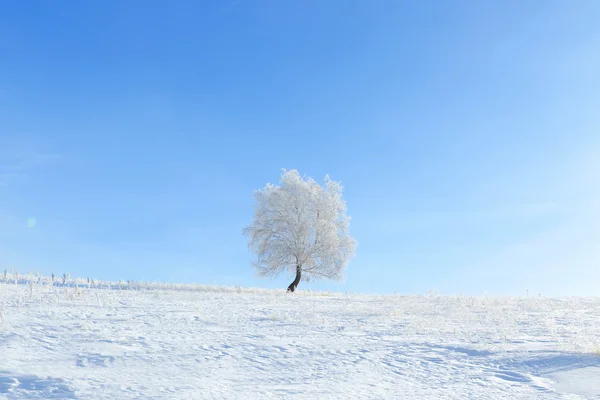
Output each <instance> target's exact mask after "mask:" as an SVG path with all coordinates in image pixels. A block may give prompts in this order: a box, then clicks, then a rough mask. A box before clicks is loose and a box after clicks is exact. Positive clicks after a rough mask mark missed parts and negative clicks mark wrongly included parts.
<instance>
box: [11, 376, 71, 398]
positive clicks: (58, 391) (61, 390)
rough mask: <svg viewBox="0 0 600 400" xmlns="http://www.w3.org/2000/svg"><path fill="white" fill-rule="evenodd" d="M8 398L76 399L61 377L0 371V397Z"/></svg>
mask: <svg viewBox="0 0 600 400" xmlns="http://www.w3.org/2000/svg"><path fill="white" fill-rule="evenodd" d="M2 396H6V397H7V398H9V399H65V400H67V399H76V398H77V397H76V396H75V392H74V391H73V389H71V388H70V387H69V386H67V385H66V384H65V383H64V381H63V380H62V379H56V378H40V377H38V376H35V375H17V374H13V373H11V372H9V371H0V397H2Z"/></svg>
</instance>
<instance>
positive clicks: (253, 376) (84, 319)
mask: <svg viewBox="0 0 600 400" xmlns="http://www.w3.org/2000/svg"><path fill="white" fill-rule="evenodd" d="M0 314H2V315H3V318H2V322H0V354H1V355H0V361H1V362H0V399H2V398H7V399H32V398H39V399H51V398H55V399H127V398H136V397H138V398H145V399H166V398H168V399H191V398H199V399H204V398H206V399H210V398H232V399H233V398H240V399H259V398H261V399H264V398H290V399H294V398H298V399H307V398H310V399H316V398H324V399H325V398H353V399H367V398H378V399H379V398H390V399H391V398H394V399H398V398H406V399H413V398H421V399H437V398H439V399H442V398H443V399H465V398H478V399H502V398H506V399H515V398H519V399H579V398H594V397H598V396H600V380H599V379H597V377H598V376H600V356H598V354H597V352H598V350H599V349H600V329H599V328H600V300H598V299H587V298H581V299H576V298H569V299H540V298H536V299H517V298H503V299H494V298H489V299H487V298H466V297H425V296H360V295H350V296H346V295H343V294H332V295H326V294H319V295H315V294H309V293H303V292H299V293H296V294H294V295H289V294H286V293H283V292H275V291H252V290H239V292H237V291H235V290H222V291H219V290H216V289H215V290H213V291H207V290H194V291H191V290H190V291H186V290H178V291H175V290H171V291H170V290H107V289H94V288H86V289H80V288H75V287H60V288H59V287H52V286H48V285H30V286H27V285H15V284H7V283H0Z"/></svg>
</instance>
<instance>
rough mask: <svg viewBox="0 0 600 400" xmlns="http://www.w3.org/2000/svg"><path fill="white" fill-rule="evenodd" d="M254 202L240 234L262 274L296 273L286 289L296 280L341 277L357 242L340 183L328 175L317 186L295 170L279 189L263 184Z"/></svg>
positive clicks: (284, 174)
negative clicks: (249, 220) (252, 213)
mask: <svg viewBox="0 0 600 400" xmlns="http://www.w3.org/2000/svg"><path fill="white" fill-rule="evenodd" d="M255 198H256V210H255V213H254V220H253V222H252V224H251V225H249V226H248V227H246V228H245V229H244V234H245V235H246V236H247V237H248V242H249V247H250V249H251V250H252V251H254V252H255V253H256V254H257V256H258V259H257V261H256V262H255V267H256V268H257V271H258V273H259V274H260V275H263V276H274V275H277V274H279V273H281V272H283V271H290V272H292V273H296V280H295V281H294V282H292V284H291V285H290V287H289V288H288V289H289V290H290V291H294V290H295V288H296V286H298V283H299V282H300V279H302V280H306V281H308V280H320V279H340V278H342V277H343V273H344V271H345V269H346V267H347V265H348V262H349V261H350V259H351V258H352V256H353V255H354V253H355V249H356V241H355V240H354V239H353V238H352V237H350V234H349V226H350V217H348V216H347V215H346V203H345V202H344V199H343V198H342V186H341V185H340V183H338V182H334V181H332V180H331V179H329V176H326V177H325V185H324V186H320V185H319V184H318V183H317V182H315V180H313V179H312V178H303V177H301V176H300V174H299V173H298V171H296V170H290V171H286V170H283V172H282V175H281V182H280V185H279V186H276V185H272V184H267V185H266V186H265V187H264V188H263V189H261V190H258V191H256V192H255Z"/></svg>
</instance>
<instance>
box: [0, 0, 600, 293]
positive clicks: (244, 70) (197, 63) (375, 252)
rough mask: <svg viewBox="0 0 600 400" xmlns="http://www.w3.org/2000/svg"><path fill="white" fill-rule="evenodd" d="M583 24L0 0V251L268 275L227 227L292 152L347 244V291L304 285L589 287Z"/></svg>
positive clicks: (428, 12) (87, 267)
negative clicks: (335, 194) (342, 206)
mask: <svg viewBox="0 0 600 400" xmlns="http://www.w3.org/2000/svg"><path fill="white" fill-rule="evenodd" d="M599 20H600V2H598V1H595V0H589V1H579V0H575V1H568V2H567V1H552V0H543V1H526V2H523V1H497V2H491V1H444V2H440V1H412V2H402V1H333V0H332V1H295V2H292V1H241V0H240V1H232V2H231V1H230V2H225V1H202V2H200V1H187V2H186V1H176V2H166V1H165V2H157V1H125V2H123V1H106V0H105V1H91V2H80V1H59V2H48V1H28V2H24V1H16V0H15V1H4V2H2V4H1V6H0V265H2V266H5V267H8V268H10V267H14V268H16V269H18V270H20V271H22V272H25V271H27V270H35V269H36V268H38V269H39V270H40V271H41V272H44V273H50V272H55V273H62V272H65V271H68V272H70V273H71V275H73V276H83V277H87V276H89V277H96V278H98V279H132V280H139V279H144V280H150V281H156V280H160V281H169V282H198V283H208V284H213V283H216V284H222V285H244V286H261V287H286V286H287V284H288V283H289V281H290V278H289V277H287V276H284V277H281V278H279V279H275V280H269V279H262V278H258V277H255V276H254V271H253V270H252V269H251V266H250V262H251V260H252V259H253V257H252V255H251V254H250V253H248V250H247V247H246V241H245V238H244V237H243V236H242V235H241V230H242V228H243V227H244V226H245V225H246V224H248V223H249V222H250V221H251V218H252V213H253V198H252V192H253V190H255V189H258V188H260V187H263V186H264V185H265V183H267V182H276V181H278V178H279V174H280V169H281V168H287V169H291V168H296V169H298V170H299V171H300V172H301V173H303V174H307V175H309V176H313V177H315V178H317V180H319V181H322V178H323V176H324V175H325V174H326V173H329V174H330V176H331V177H332V178H333V179H335V180H341V181H342V183H343V185H344V187H345V196H346V200H347V203H348V208H349V214H350V215H351V216H352V217H353V222H352V227H351V230H352V233H353V235H354V236H355V237H356V238H357V240H358V241H359V247H358V252H357V257H356V258H355V259H354V260H353V262H351V264H350V266H349V269H348V271H347V275H346V280H345V282H344V283H342V284H334V283H324V284H318V285H317V284H302V287H303V288H309V287H310V288H316V289H322V288H331V289H334V290H349V291H357V292H382V293H390V292H392V291H393V290H397V291H399V292H401V293H424V292H426V291H427V290H429V289H434V290H435V289H438V290H439V291H440V292H441V293H448V294H453V293H460V292H462V293H465V294H482V293H485V292H487V293H490V294H524V292H525V290H526V289H529V290H530V291H531V292H542V293H543V294H547V295H563V294H574V295H589V294H597V293H598V285H599V282H600V202H599V201H600V72H599V71H600V24H599V23H598V21H599ZM29 218H35V220H36V224H35V226H33V227H31V226H28V219H29ZM30 222H31V221H30ZM29 225H32V224H31V223H29Z"/></svg>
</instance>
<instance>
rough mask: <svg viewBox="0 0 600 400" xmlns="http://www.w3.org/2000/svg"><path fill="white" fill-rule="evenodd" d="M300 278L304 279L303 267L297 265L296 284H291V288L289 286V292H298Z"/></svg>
mask: <svg viewBox="0 0 600 400" xmlns="http://www.w3.org/2000/svg"><path fill="white" fill-rule="evenodd" d="M300 278H302V267H301V266H300V265H296V279H294V282H292V283H290V286H288V288H287V291H288V292H294V290H296V288H297V287H298V284H299V283H300Z"/></svg>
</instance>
